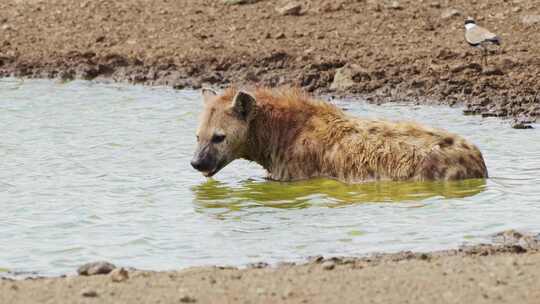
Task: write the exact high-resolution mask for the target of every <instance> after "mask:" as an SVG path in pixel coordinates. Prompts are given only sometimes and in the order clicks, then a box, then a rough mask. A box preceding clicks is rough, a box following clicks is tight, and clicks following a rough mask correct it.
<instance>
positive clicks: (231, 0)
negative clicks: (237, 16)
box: [223, 0, 260, 5]
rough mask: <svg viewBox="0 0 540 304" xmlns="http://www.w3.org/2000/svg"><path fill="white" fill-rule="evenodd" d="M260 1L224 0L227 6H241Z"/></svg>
mask: <svg viewBox="0 0 540 304" xmlns="http://www.w3.org/2000/svg"><path fill="white" fill-rule="evenodd" d="M259 1H260V0H223V3H224V4H227V5H240V4H253V3H257V2H259Z"/></svg>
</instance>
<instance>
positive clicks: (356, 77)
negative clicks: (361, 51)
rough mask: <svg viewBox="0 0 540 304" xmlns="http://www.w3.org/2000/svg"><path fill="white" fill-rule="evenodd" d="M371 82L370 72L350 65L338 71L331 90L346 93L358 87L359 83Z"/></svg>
mask: <svg viewBox="0 0 540 304" xmlns="http://www.w3.org/2000/svg"><path fill="white" fill-rule="evenodd" d="M363 80H371V77H370V75H369V72H368V71H366V70H365V69H363V68H362V67H360V66H359V65H356V64H350V65H349V64H348V65H345V66H344V67H342V68H340V69H337V70H336V74H335V75H334V81H333V82H332V84H331V85H330V89H331V90H336V91H346V90H348V89H350V88H352V87H354V86H355V85H356V83H357V82H360V81H363Z"/></svg>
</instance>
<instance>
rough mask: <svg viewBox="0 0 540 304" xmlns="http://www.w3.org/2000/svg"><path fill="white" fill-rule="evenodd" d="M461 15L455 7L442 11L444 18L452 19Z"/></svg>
mask: <svg viewBox="0 0 540 304" xmlns="http://www.w3.org/2000/svg"><path fill="white" fill-rule="evenodd" d="M459 16H461V12H460V11H458V10H457V9H455V8H447V9H445V10H443V11H442V13H441V18H442V19H450V18H453V17H459Z"/></svg>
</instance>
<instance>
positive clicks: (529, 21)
mask: <svg viewBox="0 0 540 304" xmlns="http://www.w3.org/2000/svg"><path fill="white" fill-rule="evenodd" d="M521 23H523V24H525V25H533V24H537V23H540V15H525V16H523V17H521Z"/></svg>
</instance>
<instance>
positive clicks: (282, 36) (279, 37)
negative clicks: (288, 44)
mask: <svg viewBox="0 0 540 304" xmlns="http://www.w3.org/2000/svg"><path fill="white" fill-rule="evenodd" d="M284 38H287V37H286V36H285V33H283V32H281V33H278V34H277V35H276V39H284Z"/></svg>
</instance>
